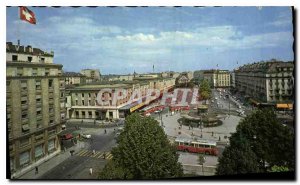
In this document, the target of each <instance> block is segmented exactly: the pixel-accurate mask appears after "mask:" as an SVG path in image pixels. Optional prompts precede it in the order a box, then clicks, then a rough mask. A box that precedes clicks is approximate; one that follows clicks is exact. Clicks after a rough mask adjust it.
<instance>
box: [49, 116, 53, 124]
mask: <svg viewBox="0 0 300 185" xmlns="http://www.w3.org/2000/svg"><path fill="white" fill-rule="evenodd" d="M49 119H50V120H49V124H50V125H53V124H54V118H53V117H51V118H49Z"/></svg>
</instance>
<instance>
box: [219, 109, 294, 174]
mask: <svg viewBox="0 0 300 185" xmlns="http://www.w3.org/2000/svg"><path fill="white" fill-rule="evenodd" d="M294 139H295V138H294V133H293V132H292V131H291V130H290V129H288V128H286V127H284V126H283V125H282V124H280V123H279V122H278V120H277V118H276V113H275V112H274V110H272V109H263V110H257V111H255V112H253V113H252V114H251V115H249V116H247V117H246V118H245V119H244V120H242V121H241V122H240V123H239V125H238V126H237V129H236V132H235V133H234V134H232V136H231V137H230V146H228V147H226V149H225V150H224V153H223V156H222V157H221V158H220V159H219V166H218V170H217V171H218V174H236V173H242V172H258V171H263V172H266V171H267V170H268V167H267V165H266V164H269V166H274V165H277V166H285V167H287V168H288V169H290V170H294V166H295V149H294V148H295V147H294ZM243 155H244V158H243ZM240 159H243V160H240ZM237 166H238V167H241V166H242V167H243V168H242V169H243V170H240V169H239V168H238V167H237ZM257 167H258V168H259V170H258V169H257Z"/></svg>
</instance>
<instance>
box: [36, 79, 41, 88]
mask: <svg viewBox="0 0 300 185" xmlns="http://www.w3.org/2000/svg"><path fill="white" fill-rule="evenodd" d="M35 88H36V90H40V89H41V80H36V81H35Z"/></svg>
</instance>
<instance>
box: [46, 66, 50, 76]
mask: <svg viewBox="0 0 300 185" xmlns="http://www.w3.org/2000/svg"><path fill="white" fill-rule="evenodd" d="M49 74H50V69H49V68H46V69H45V75H46V76H48V75H49Z"/></svg>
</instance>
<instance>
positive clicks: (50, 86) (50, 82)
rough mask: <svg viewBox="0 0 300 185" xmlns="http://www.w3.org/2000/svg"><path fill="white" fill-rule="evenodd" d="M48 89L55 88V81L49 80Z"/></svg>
mask: <svg viewBox="0 0 300 185" xmlns="http://www.w3.org/2000/svg"><path fill="white" fill-rule="evenodd" d="M48 87H49V88H53V80H52V79H49V81H48Z"/></svg>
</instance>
